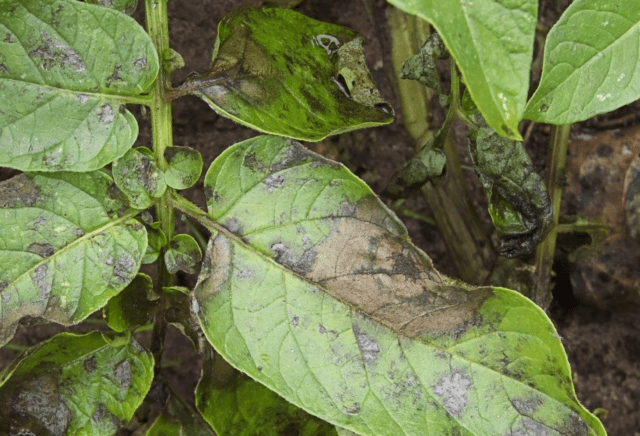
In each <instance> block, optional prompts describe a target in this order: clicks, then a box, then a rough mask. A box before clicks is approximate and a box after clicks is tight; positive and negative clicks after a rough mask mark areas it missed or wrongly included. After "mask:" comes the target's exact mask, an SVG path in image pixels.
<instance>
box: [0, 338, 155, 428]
mask: <svg viewBox="0 0 640 436" xmlns="http://www.w3.org/2000/svg"><path fill="white" fill-rule="evenodd" d="M152 378H153V356H152V355H151V353H149V352H148V351H146V350H144V349H143V348H142V347H141V346H140V345H139V344H138V343H137V342H136V341H135V340H134V339H131V340H130V341H127V340H126V338H122V337H115V338H111V337H105V336H104V335H103V334H101V333H100V332H91V333H87V334H85V335H76V334H71V333H61V334H59V335H56V336H54V337H53V338H51V339H49V340H48V341H45V342H42V343H40V344H38V345H36V346H34V347H32V348H30V349H28V350H27V351H26V352H25V353H24V354H23V355H22V356H21V357H19V358H18V359H17V360H16V361H15V362H14V363H12V364H11V366H9V367H8V368H7V369H5V371H4V372H3V373H2V375H1V377H0V404H2V405H3V407H2V408H1V409H0V433H1V434H7V435H8V434H12V435H19V434H24V435H27V434H31V435H67V436H74V435H77V436H80V435H88V434H90V435H95V436H103V435H104V436H110V435H113V434H115V432H116V430H117V428H118V426H119V425H120V424H122V423H126V422H128V421H129V420H130V419H131V417H132V416H133V413H134V412H135V410H136V409H137V408H138V406H139V405H140V404H141V403H142V400H143V399H144V397H145V395H146V393H147V391H148V390H149V387H150V386H151V380H152Z"/></svg>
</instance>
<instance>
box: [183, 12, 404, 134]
mask: <svg viewBox="0 0 640 436" xmlns="http://www.w3.org/2000/svg"><path fill="white" fill-rule="evenodd" d="M361 38H362V37H361V36H359V35H358V34H357V33H355V32H353V31H352V30H349V29H347V28H344V27H341V26H337V25H335V24H329V23H322V22H320V21H316V20H313V19H311V18H307V17H305V16H304V15H301V14H299V13H297V12H295V11H291V10H288V9H256V8H252V7H248V6H245V7H241V8H239V9H237V10H236V11H234V12H232V13H231V14H229V15H228V16H226V17H225V18H224V20H222V21H221V22H220V24H219V25H218V36H217V40H216V48H215V50H214V59H213V63H212V66H211V70H210V71H209V72H207V73H206V74H203V75H202V76H200V77H197V78H194V79H192V80H190V81H187V82H186V84H185V86H186V87H187V88H188V89H191V93H192V94H194V95H197V96H199V97H201V98H202V99H204V100H205V101H206V102H207V103H208V104H209V105H210V106H211V107H212V108H213V109H214V110H216V111H217V112H218V113H220V114H221V115H223V116H225V117H228V118H231V119H233V120H234V121H237V122H239V123H241V124H244V125H246V126H248V127H251V128H253V129H256V130H259V131H261V132H265V133H271V134H275V135H282V136H287V137H291V138H296V139H303V140H308V141H319V140H321V139H323V138H325V137H326V136H328V135H334V134H338V133H342V132H346V131H349V130H353V129H360V128H364V127H371V126H378V125H381V124H388V123H390V122H391V121H392V120H393V110H392V108H391V106H390V105H388V104H387V103H385V102H384V101H383V100H382V99H381V98H380V95H379V92H378V90H377V88H376V86H375V84H374V83H373V80H372V78H371V74H370V73H369V70H368V69H367V65H366V62H365V60H364V52H363V50H362V46H361Z"/></svg>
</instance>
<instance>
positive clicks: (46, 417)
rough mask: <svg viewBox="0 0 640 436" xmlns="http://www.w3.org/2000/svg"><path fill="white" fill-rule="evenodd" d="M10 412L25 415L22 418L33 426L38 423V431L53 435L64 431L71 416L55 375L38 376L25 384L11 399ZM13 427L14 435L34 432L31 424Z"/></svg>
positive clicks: (55, 435)
mask: <svg viewBox="0 0 640 436" xmlns="http://www.w3.org/2000/svg"><path fill="white" fill-rule="evenodd" d="M5 406H6V405H5ZM11 415H13V416H16V417H18V416H19V417H23V419H24V418H26V419H24V420H23V421H22V422H24V423H25V424H27V423H28V424H27V425H29V427H31V428H34V427H35V428H38V427H39V428H40V431H41V433H39V434H47V435H50V436H63V435H65V434H66V432H67V427H69V424H70V422H71V419H72V414H71V411H70V410H69V408H68V407H67V405H66V404H65V401H64V398H62V396H61V395H60V394H59V391H58V385H57V383H56V381H55V379H53V376H49V377H47V376H44V377H41V378H37V379H35V380H33V381H32V382H29V383H28V384H25V385H23V388H22V389H21V390H20V392H19V393H18V394H17V395H16V396H15V397H14V399H13V401H12V404H11ZM12 424H13V423H12ZM12 427H13V426H12ZM12 430H13V433H12V434H15V435H33V434H34V433H33V432H31V431H30V430H29V428H15V427H14V428H12Z"/></svg>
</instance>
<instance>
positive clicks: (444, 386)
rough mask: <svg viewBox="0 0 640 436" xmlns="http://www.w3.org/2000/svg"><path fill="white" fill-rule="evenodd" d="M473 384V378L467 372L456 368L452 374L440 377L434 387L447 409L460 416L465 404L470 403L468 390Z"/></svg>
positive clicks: (441, 402)
mask: <svg viewBox="0 0 640 436" xmlns="http://www.w3.org/2000/svg"><path fill="white" fill-rule="evenodd" d="M471 386H472V382H471V379H470V378H469V377H468V376H467V375H466V374H464V373H463V372H462V371H460V370H454V371H453V373H452V374H451V375H447V376H443V377H442V378H440V381H439V382H438V383H437V384H436V385H435V386H434V387H433V392H434V393H435V395H436V396H437V397H438V399H439V400H440V404H442V406H443V407H444V408H445V409H446V411H447V412H449V413H450V414H451V415H453V416H455V417H458V418H459V417H460V415H462V412H463V411H464V408H465V406H466V405H467V404H469V396H468V392H469V390H470V389H471Z"/></svg>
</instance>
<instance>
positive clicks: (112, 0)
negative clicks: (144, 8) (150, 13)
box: [84, 0, 138, 15]
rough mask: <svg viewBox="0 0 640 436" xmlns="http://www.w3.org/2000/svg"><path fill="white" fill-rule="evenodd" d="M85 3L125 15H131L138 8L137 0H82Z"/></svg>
mask: <svg viewBox="0 0 640 436" xmlns="http://www.w3.org/2000/svg"><path fill="white" fill-rule="evenodd" d="M84 1H85V3H89V4H92V5H100V6H104V7H105V8H111V9H115V10H117V11H120V12H124V13H125V14H127V15H133V13H134V12H135V11H136V7H137V6H138V0H84Z"/></svg>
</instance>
